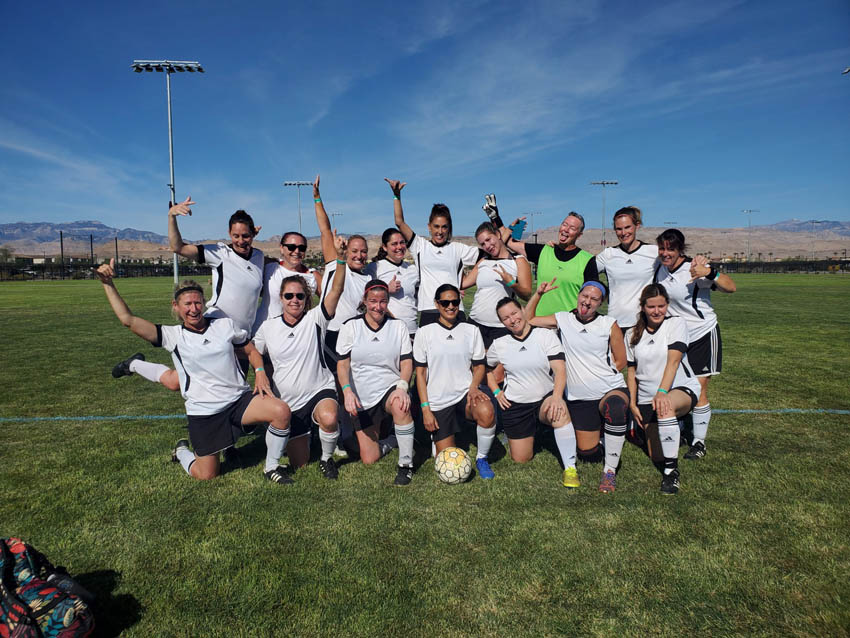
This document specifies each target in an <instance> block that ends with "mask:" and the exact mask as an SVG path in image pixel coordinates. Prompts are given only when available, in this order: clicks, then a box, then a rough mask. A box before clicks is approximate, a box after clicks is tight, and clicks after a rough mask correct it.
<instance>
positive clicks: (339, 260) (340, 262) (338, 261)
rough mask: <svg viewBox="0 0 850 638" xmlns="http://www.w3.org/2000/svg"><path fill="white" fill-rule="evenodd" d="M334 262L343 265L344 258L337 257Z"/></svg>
mask: <svg viewBox="0 0 850 638" xmlns="http://www.w3.org/2000/svg"><path fill="white" fill-rule="evenodd" d="M336 263H338V264H339V265H340V266H345V260H344V259H337V260H336Z"/></svg>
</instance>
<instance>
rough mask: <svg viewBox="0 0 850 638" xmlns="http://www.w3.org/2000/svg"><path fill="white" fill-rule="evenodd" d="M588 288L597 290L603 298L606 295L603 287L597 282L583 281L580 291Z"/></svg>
mask: <svg viewBox="0 0 850 638" xmlns="http://www.w3.org/2000/svg"><path fill="white" fill-rule="evenodd" d="M588 286H593V287H594V288H598V289H599V291H600V292H601V293H602V297H603V298H604V297H605V295H607V294H608V292H607V291H606V290H605V286H603V285H602V284H600V283H599V282H598V281H585V282H584V284H583V285H582V287H581V289H582V290H584V289H585V288H587V287H588Z"/></svg>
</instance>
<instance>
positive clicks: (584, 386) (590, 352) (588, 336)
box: [555, 310, 626, 401]
mask: <svg viewBox="0 0 850 638" xmlns="http://www.w3.org/2000/svg"><path fill="white" fill-rule="evenodd" d="M555 321H557V322H558V332H559V334H560V336H561V343H562V344H563V346H564V352H565V353H566V355H567V399H569V400H570V401H590V400H593V399H601V398H602V397H603V396H605V394H607V393H608V392H610V391H611V390H616V389H617V388H622V387H624V386H625V385H626V383H625V381H624V380H623V375H622V374H620V371H619V370H617V369H616V367H615V366H614V359H613V356H612V354H611V327H612V326H613V325H614V323H615V321H614V319H613V317H608V316H606V315H596V316H595V317H594V318H593V319H592V320H591V321H588V322H587V323H583V322H582V321H581V320H579V318H578V313H576V311H575V310H573V311H571V312H556V313H555Z"/></svg>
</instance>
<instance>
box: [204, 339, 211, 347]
mask: <svg viewBox="0 0 850 638" xmlns="http://www.w3.org/2000/svg"><path fill="white" fill-rule="evenodd" d="M208 343H212V342H211V341H210V340H209V339H207V338H204V344H203V345H207V344H208Z"/></svg>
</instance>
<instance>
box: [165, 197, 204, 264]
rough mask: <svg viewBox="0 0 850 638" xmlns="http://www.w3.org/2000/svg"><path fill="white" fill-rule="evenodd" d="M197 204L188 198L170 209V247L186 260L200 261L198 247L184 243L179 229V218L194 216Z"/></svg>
mask: <svg viewBox="0 0 850 638" xmlns="http://www.w3.org/2000/svg"><path fill="white" fill-rule="evenodd" d="M194 203H195V202H193V201H192V198H191V197H187V198H186V199H185V200H183V201H182V202H180V203H179V204H174V206H172V207H171V208H169V209H168V245H169V247H170V248H171V252H173V253H177V254H178V255H180V256H181V257H185V258H186V259H193V260H197V259H198V247H197V246H195V245H194V244H187V243H185V242H184V241H183V236H182V235H181V234H180V229H179V228H178V227H177V217H178V216H183V215H190V216H191V214H192V209H191V208H190V206H192V205H193V204H194Z"/></svg>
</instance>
